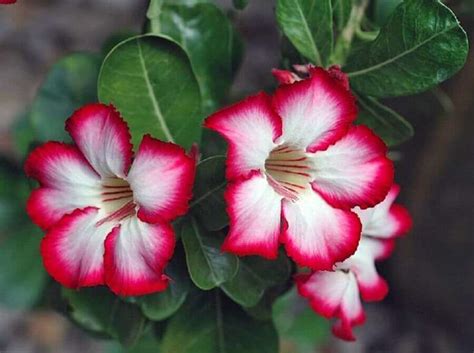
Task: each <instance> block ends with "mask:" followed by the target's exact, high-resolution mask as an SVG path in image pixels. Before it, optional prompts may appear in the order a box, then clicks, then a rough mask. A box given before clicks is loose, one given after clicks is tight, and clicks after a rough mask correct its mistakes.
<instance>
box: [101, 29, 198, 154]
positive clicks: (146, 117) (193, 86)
mask: <svg viewBox="0 0 474 353" xmlns="http://www.w3.org/2000/svg"><path fill="white" fill-rule="evenodd" d="M98 90H99V100H100V101H101V102H103V103H105V104H109V103H112V104H114V105H115V106H116V107H117V109H118V110H119V111H120V113H121V114H122V116H123V117H124V119H125V120H126V121H127V122H128V125H129V127H130V130H131V134H132V140H133V143H134V144H135V145H138V143H139V142H140V141H141V139H142V136H143V135H144V134H148V133H149V134H151V135H153V136H154V137H156V138H159V139H161V140H165V141H170V142H176V143H178V144H180V145H183V146H184V147H186V148H188V147H190V146H191V145H192V144H193V143H194V142H198V141H199V139H200V136H201V120H202V116H201V113H200V107H201V101H200V93H199V86H198V84H197V81H196V78H195V76H194V73H193V71H192V69H191V65H190V63H189V59H188V58H187V56H186V53H185V52H184V51H183V50H182V49H181V48H180V47H179V46H178V45H177V44H176V43H174V42H172V41H171V40H168V39H166V38H162V37H158V36H152V35H145V36H137V37H134V38H131V39H128V40H126V41H124V42H122V43H121V44H119V45H118V46H116V47H115V48H114V49H113V50H112V51H111V52H110V53H109V55H107V57H106V58H105V60H104V63H103V64H102V68H101V70H100V75H99V83H98Z"/></svg>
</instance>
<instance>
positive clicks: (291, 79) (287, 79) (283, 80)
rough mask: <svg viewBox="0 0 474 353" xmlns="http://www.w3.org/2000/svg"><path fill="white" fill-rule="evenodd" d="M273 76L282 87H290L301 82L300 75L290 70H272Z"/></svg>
mask: <svg viewBox="0 0 474 353" xmlns="http://www.w3.org/2000/svg"><path fill="white" fill-rule="evenodd" d="M272 75H273V77H275V79H276V80H277V81H278V83H279V84H280V85H289V84H292V83H295V82H296V81H301V79H300V78H299V77H298V75H296V74H295V73H293V72H291V71H288V70H280V69H272Z"/></svg>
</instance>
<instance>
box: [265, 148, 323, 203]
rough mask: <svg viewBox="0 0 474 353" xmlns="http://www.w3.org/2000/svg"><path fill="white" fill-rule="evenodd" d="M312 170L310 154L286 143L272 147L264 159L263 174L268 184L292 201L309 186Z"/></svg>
mask: <svg viewBox="0 0 474 353" xmlns="http://www.w3.org/2000/svg"><path fill="white" fill-rule="evenodd" d="M313 172H314V171H313V165H312V156H311V154H310V153H307V152H306V151H304V150H303V149H300V148H294V147H292V146H289V145H286V144H283V145H280V146H278V147H276V148H275V149H273V151H272V152H270V154H269V156H268V158H267V159H266V161H265V174H266V176H267V179H268V182H269V183H270V185H271V186H272V187H273V189H274V190H275V191H276V192H277V193H278V194H280V195H281V196H283V197H285V198H287V199H290V200H292V201H295V200H297V199H298V197H299V195H301V194H302V193H303V192H305V191H306V190H308V189H309V188H310V187H311V185H310V182H311V181H312V180H313V176H312V175H313Z"/></svg>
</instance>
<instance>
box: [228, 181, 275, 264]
mask: <svg viewBox="0 0 474 353" xmlns="http://www.w3.org/2000/svg"><path fill="white" fill-rule="evenodd" d="M225 198H226V201H227V205H228V206H227V207H228V209H227V210H228V213H229V217H230V230H229V235H228V236H227V238H226V239H225V242H224V244H223V246H222V250H224V251H229V252H231V253H234V254H237V255H260V256H263V257H265V258H268V259H275V258H276V257H277V256H278V238H279V235H280V219H281V200H282V196H280V195H279V194H277V193H276V192H275V191H274V190H273V188H272V187H271V186H270V185H269V184H268V182H267V180H266V179H265V177H263V176H262V175H261V174H260V173H259V172H252V173H251V174H250V177H249V179H247V180H242V181H237V182H235V183H233V184H230V185H229V186H228V188H227V190H226V192H225Z"/></svg>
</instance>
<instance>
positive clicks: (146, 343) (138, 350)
mask: <svg viewBox="0 0 474 353" xmlns="http://www.w3.org/2000/svg"><path fill="white" fill-rule="evenodd" d="M160 351H161V350H160V342H158V340H157V339H156V338H155V337H154V335H153V334H152V333H149V334H146V335H144V336H143V337H141V338H140V340H139V341H138V342H137V343H136V344H135V345H134V346H133V347H130V348H126V347H123V346H122V345H120V344H118V343H116V342H110V343H109V344H106V345H105V353H159V352H160Z"/></svg>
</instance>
